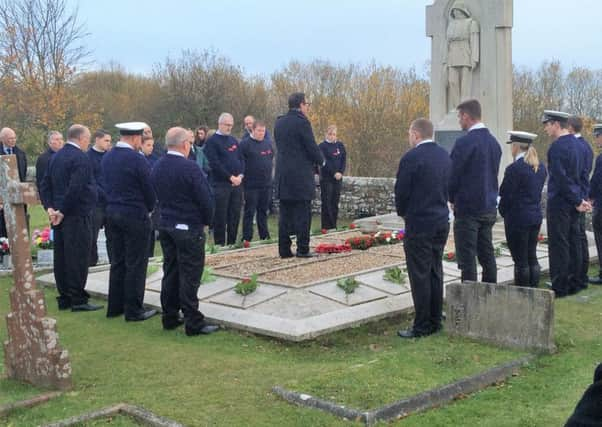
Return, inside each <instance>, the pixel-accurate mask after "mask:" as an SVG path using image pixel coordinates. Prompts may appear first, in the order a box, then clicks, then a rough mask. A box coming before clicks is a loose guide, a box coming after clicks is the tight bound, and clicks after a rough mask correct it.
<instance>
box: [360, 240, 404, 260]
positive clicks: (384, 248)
mask: <svg viewBox="0 0 602 427" xmlns="http://www.w3.org/2000/svg"><path fill="white" fill-rule="evenodd" d="M368 253H369V254H378V255H386V256H390V257H395V258H400V260H404V259H406V254H405V252H404V251H403V243H395V244H393V245H380V246H372V247H371V248H370V249H368Z"/></svg>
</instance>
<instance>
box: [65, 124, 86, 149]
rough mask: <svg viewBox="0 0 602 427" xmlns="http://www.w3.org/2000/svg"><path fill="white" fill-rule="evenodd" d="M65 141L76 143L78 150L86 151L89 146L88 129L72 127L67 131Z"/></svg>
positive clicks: (82, 126) (79, 126)
mask: <svg viewBox="0 0 602 427" xmlns="http://www.w3.org/2000/svg"><path fill="white" fill-rule="evenodd" d="M67 140H69V141H71V142H74V143H76V144H77V145H79V148H81V149H82V150H83V151H86V150H87V149H88V146H89V145H90V129H88V128H87V127H86V126H84V125H78V124H75V125H72V126H71V127H70V128H69V130H67Z"/></svg>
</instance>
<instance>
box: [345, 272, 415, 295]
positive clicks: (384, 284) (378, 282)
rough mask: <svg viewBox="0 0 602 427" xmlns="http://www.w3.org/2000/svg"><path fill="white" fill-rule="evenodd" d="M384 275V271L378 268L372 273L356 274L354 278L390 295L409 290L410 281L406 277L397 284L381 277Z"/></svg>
mask: <svg viewBox="0 0 602 427" xmlns="http://www.w3.org/2000/svg"><path fill="white" fill-rule="evenodd" d="M384 275H385V272H384V271H383V270H379V271H374V272H372V273H367V274H361V275H359V276H357V277H356V279H357V280H358V281H359V282H361V283H364V284H366V285H368V286H370V287H371V288H374V289H376V290H378V291H382V292H386V293H388V294H391V295H399V294H403V293H406V292H409V291H410V282H409V279H408V278H407V277H406V280H405V281H404V283H403V284H401V285H398V284H397V283H392V282H389V281H387V280H385V279H383V277H384Z"/></svg>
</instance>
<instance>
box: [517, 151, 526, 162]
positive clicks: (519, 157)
mask: <svg viewBox="0 0 602 427" xmlns="http://www.w3.org/2000/svg"><path fill="white" fill-rule="evenodd" d="M525 154H527V153H525V152H524V151H521V152H520V153H518V154H517V155H516V159H514V161H515V162H516V161H517V160H519V159H522V158H523V157H525Z"/></svg>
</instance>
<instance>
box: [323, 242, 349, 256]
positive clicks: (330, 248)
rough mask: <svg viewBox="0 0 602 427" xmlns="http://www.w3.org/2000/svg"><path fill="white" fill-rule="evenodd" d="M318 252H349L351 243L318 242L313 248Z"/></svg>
mask: <svg viewBox="0 0 602 427" xmlns="http://www.w3.org/2000/svg"><path fill="white" fill-rule="evenodd" d="M315 251H316V253H318V254H339V253H343V252H350V251H351V245H350V244H348V243H344V244H342V245H337V244H336V243H320V244H319V245H318V246H316V249H315Z"/></svg>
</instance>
